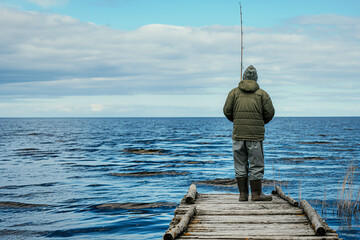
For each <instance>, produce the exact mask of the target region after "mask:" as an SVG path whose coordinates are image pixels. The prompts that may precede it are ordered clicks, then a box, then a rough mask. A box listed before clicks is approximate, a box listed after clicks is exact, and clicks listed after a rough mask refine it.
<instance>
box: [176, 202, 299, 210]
mask: <svg viewBox="0 0 360 240" xmlns="http://www.w3.org/2000/svg"><path fill="white" fill-rule="evenodd" d="M196 205H197V209H198V210H199V209H212V210H218V211H222V210H260V209H294V207H293V206H291V205H290V204H288V203H287V204H237V203H232V204H226V205H225V204H214V203H197V204H196ZM189 207H191V205H189V206H188V205H180V206H179V207H178V208H177V209H179V210H180V209H188V208H189Z"/></svg>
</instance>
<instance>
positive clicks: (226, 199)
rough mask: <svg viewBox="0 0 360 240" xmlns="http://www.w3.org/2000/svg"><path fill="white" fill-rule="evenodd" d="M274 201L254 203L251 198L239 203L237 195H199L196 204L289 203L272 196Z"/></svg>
mask: <svg viewBox="0 0 360 240" xmlns="http://www.w3.org/2000/svg"><path fill="white" fill-rule="evenodd" d="M272 197H273V200H272V201H269V202H253V201H251V197H250V200H249V201H247V202H246V201H245V202H239V195H238V194H237V195H235V194H228V195H215V194H214V195H208V194H207V195H206V194H198V196H197V199H196V203H197V204H198V203H202V202H218V203H222V204H227V203H238V204H266V203H287V204H288V202H287V201H286V200H284V199H282V198H280V197H279V196H277V195H272Z"/></svg>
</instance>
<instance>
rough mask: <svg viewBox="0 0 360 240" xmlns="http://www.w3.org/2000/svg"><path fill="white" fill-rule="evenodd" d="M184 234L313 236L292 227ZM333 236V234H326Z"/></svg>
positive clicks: (245, 236) (189, 231)
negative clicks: (281, 229)
mask: <svg viewBox="0 0 360 240" xmlns="http://www.w3.org/2000/svg"><path fill="white" fill-rule="evenodd" d="M183 235H185V236H214V235H221V236H242V237H244V238H248V237H260V236H289V237H291V236H315V234H314V230H312V229H297V232H294V230H293V229H289V230H287V231H281V232H279V231H277V230H276V229H270V230H264V229H263V228H261V229H252V230H242V229H241V230H237V229H233V230H232V231H220V230H219V231H212V232H210V231H198V230H196V231H191V230H190V229H189V230H188V231H187V232H186V233H184V234H183ZM328 236H333V235H328Z"/></svg>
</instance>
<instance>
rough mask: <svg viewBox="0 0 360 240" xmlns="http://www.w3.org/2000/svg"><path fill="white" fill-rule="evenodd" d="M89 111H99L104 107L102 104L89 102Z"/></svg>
mask: <svg viewBox="0 0 360 240" xmlns="http://www.w3.org/2000/svg"><path fill="white" fill-rule="evenodd" d="M90 108H91V111H93V112H101V111H102V110H103V108H104V106H103V104H96V103H94V104H91V105H90Z"/></svg>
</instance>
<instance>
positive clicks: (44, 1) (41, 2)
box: [29, 0, 69, 8]
mask: <svg viewBox="0 0 360 240" xmlns="http://www.w3.org/2000/svg"><path fill="white" fill-rule="evenodd" d="M68 1H69V0H29V2H31V3H35V4H36V5H38V6H40V7H43V8H48V7H53V6H59V5H65V4H66V3H67V2H68Z"/></svg>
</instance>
